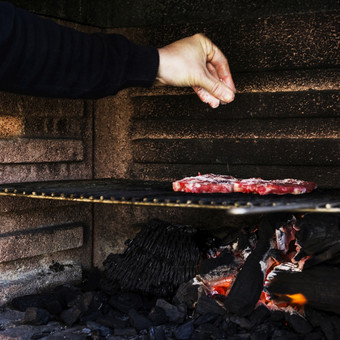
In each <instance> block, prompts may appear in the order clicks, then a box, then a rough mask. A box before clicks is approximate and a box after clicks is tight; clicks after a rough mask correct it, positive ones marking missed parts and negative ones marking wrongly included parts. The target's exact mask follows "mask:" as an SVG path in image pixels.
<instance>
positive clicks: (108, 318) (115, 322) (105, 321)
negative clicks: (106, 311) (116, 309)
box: [95, 315, 128, 329]
mask: <svg viewBox="0 0 340 340" xmlns="http://www.w3.org/2000/svg"><path fill="white" fill-rule="evenodd" d="M95 321H96V322H97V323H98V324H100V325H103V326H105V327H109V328H112V329H114V328H125V327H127V325H128V320H122V319H121V318H118V317H115V316H113V315H101V316H99V317H98V318H96V320H95Z"/></svg>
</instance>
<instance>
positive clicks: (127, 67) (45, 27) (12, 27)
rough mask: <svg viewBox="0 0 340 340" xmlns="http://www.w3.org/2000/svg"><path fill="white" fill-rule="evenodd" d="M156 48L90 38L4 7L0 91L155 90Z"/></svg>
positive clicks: (91, 93) (0, 5) (75, 94)
mask: <svg viewBox="0 0 340 340" xmlns="http://www.w3.org/2000/svg"><path fill="white" fill-rule="evenodd" d="M158 63H159V55H158V51H157V49H156V48H152V47H142V46H138V45H135V44H133V43H132V42H129V41H128V40H127V39H126V38H124V37H123V36H121V35H116V34H86V33H81V32H78V31H75V30H72V29H69V28H66V27H63V26H60V25H58V24H56V23H55V22H53V21H50V20H46V19H42V18H40V17H38V16H36V15H33V14H31V13H28V12H26V11H23V10H21V9H18V8H15V7H14V6H13V5H12V4H9V3H6V2H0V89H1V90H4V91H9V92H16V93H22V94H29V95H38V96H50V97H64V98H98V97H105V96H108V95H112V94H115V93H116V92H118V91H119V90H121V89H123V88H126V87H129V86H144V87H148V86H152V84H153V83H154V80H155V77H156V75H157V70H158Z"/></svg>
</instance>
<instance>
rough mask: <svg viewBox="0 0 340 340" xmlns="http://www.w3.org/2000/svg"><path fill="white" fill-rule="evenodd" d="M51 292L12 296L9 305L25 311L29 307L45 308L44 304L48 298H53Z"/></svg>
mask: <svg viewBox="0 0 340 340" xmlns="http://www.w3.org/2000/svg"><path fill="white" fill-rule="evenodd" d="M53 298H54V296H53V295H52V294H47V293H46V294H31V295H24V296H21V297H17V298H14V299H13V300H12V302H11V306H12V307H13V308H14V309H17V310H19V311H21V312H25V311H26V309H27V308H29V307H36V308H45V305H46V304H47V303H48V301H49V300H50V299H53Z"/></svg>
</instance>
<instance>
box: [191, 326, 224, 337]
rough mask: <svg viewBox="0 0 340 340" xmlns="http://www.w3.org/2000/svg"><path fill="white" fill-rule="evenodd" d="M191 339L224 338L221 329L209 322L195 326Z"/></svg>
mask: <svg viewBox="0 0 340 340" xmlns="http://www.w3.org/2000/svg"><path fill="white" fill-rule="evenodd" d="M192 339H197V340H198V339H202V340H206V339H224V337H223V331H222V330H221V329H218V328H217V327H216V326H215V325H213V324H211V323H203V324H201V325H199V326H198V327H197V328H195V331H194V334H193V337H192Z"/></svg>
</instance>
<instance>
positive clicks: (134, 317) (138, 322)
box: [129, 309, 152, 331]
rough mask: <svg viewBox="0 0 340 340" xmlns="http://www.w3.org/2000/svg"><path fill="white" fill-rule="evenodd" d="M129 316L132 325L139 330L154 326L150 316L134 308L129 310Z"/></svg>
mask: <svg viewBox="0 0 340 340" xmlns="http://www.w3.org/2000/svg"><path fill="white" fill-rule="evenodd" d="M129 318H130V323H131V326H132V327H134V328H136V329H137V330H138V331H141V330H142V329H148V328H149V327H151V326H152V322H151V321H150V320H149V319H148V318H146V317H145V316H144V315H142V314H140V313H138V312H137V311H136V310H134V309H131V310H130V311H129Z"/></svg>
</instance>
